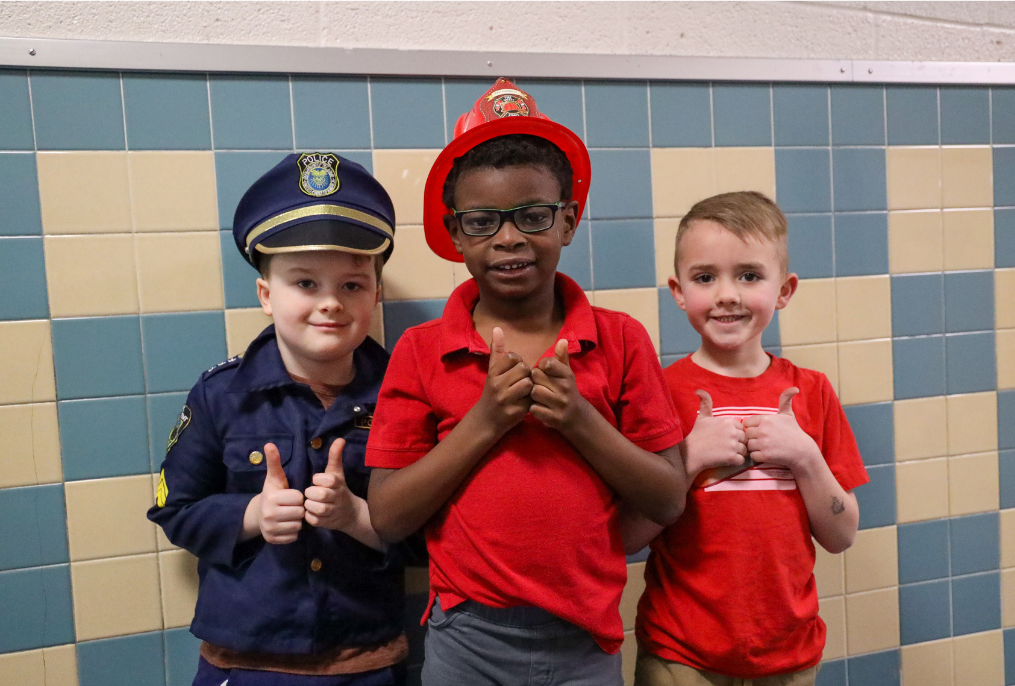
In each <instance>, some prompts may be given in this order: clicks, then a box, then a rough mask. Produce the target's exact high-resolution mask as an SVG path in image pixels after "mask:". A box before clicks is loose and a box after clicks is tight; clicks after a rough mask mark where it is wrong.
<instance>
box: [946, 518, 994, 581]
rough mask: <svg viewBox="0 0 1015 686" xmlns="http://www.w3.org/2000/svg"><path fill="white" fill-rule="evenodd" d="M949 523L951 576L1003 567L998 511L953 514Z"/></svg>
mask: <svg viewBox="0 0 1015 686" xmlns="http://www.w3.org/2000/svg"><path fill="white" fill-rule="evenodd" d="M949 526H950V527H951V546H952V548H951V558H952V576H958V575H960V574H972V573H974V572H989V571H991V570H994V569H999V568H1000V567H1001V528H1000V527H1001V523H1000V517H999V516H998V513H997V511H994V512H984V513H982V514H975V515H968V516H966V517H953V518H952V519H951V520H950V521H949Z"/></svg>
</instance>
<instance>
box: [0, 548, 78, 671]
mask: <svg viewBox="0 0 1015 686" xmlns="http://www.w3.org/2000/svg"><path fill="white" fill-rule="evenodd" d="M73 642H74V610H73V608H72V603H71V589H70V565H57V566H55V567H34V568H32V569H18V570H15V571H10V572H0V653H13V652H16V651H21V650H31V649H33V648H43V647H45V646H55V645H63V644H66V643H73Z"/></svg>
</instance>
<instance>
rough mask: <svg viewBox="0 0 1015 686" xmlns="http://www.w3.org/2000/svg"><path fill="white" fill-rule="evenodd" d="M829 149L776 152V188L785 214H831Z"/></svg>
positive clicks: (783, 149) (780, 205) (785, 149)
mask: <svg viewBox="0 0 1015 686" xmlns="http://www.w3.org/2000/svg"><path fill="white" fill-rule="evenodd" d="M831 162H832V161H831V155H830V154H829V151H828V149H827V148H818V149H800V148H776V149H775V186H776V188H778V189H779V207H780V208H782V211H783V212H831V211H832V177H831V173H832V169H831Z"/></svg>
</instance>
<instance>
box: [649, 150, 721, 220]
mask: <svg viewBox="0 0 1015 686" xmlns="http://www.w3.org/2000/svg"><path fill="white" fill-rule="evenodd" d="M716 150H717V149H716V148H652V151H651V153H652V209H653V214H654V216H656V217H682V216H683V215H685V214H686V213H687V210H689V209H691V205H693V204H694V203H696V202H698V201H699V200H704V199H705V198H708V197H710V196H713V195H715V194H716V193H717V192H718V191H716V185H715V153H716Z"/></svg>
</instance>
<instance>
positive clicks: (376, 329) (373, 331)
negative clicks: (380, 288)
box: [367, 302, 384, 345]
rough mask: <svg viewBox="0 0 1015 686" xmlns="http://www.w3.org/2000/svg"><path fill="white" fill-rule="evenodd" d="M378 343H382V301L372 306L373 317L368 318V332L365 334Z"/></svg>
mask: <svg viewBox="0 0 1015 686" xmlns="http://www.w3.org/2000/svg"><path fill="white" fill-rule="evenodd" d="M367 335H368V336H370V338H372V339H374V340H375V341H377V343H379V344H380V345H384V303H383V302H379V303H377V305H376V306H375V307H374V314H373V319H371V320H370V332H369V333H368V334H367Z"/></svg>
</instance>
